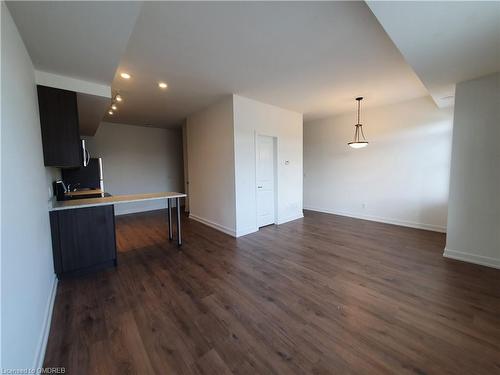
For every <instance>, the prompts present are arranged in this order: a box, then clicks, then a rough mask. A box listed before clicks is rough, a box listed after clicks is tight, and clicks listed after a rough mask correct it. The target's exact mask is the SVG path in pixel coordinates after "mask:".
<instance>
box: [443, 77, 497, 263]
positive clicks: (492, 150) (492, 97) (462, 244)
mask: <svg viewBox="0 0 500 375" xmlns="http://www.w3.org/2000/svg"><path fill="white" fill-rule="evenodd" d="M499 140H500V73H496V74H492V75H488V76H486V77H482V78H479V79H475V80H471V81H466V82H462V83H459V84H458V85H457V88H456V93H455V115H454V125H453V151H452V160H451V177H450V201H449V209H448V233H447V237H446V250H445V253H444V255H445V256H447V257H451V258H456V259H461V260H465V261H469V262H473V263H478V264H483V265H488V266H492V267H496V268H500V198H499V193H500V146H499Z"/></svg>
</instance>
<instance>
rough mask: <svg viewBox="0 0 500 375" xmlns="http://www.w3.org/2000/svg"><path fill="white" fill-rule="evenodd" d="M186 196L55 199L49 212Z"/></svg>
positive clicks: (165, 194) (141, 195)
mask: <svg viewBox="0 0 500 375" xmlns="http://www.w3.org/2000/svg"><path fill="white" fill-rule="evenodd" d="M186 196H187V195H186V194H184V193H177V192H162V193H150V194H130V195H113V196H111V197H99V198H85V199H74V200H67V201H57V200H55V198H54V199H53V201H52V207H51V208H49V211H57V210H69V209H72V208H84V207H95V206H105V205H110V204H120V203H130V202H140V201H151V200H157V199H167V198H184V197H186Z"/></svg>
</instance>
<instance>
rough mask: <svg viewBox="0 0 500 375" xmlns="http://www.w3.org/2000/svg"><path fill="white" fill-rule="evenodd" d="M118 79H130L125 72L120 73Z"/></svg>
mask: <svg viewBox="0 0 500 375" xmlns="http://www.w3.org/2000/svg"><path fill="white" fill-rule="evenodd" d="M120 77H122V78H123V79H130V74H128V73H126V72H122V73H120Z"/></svg>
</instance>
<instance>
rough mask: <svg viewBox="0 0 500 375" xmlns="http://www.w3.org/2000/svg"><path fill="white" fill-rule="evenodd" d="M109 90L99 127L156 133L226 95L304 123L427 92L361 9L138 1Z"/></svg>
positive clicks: (365, 9)
mask: <svg viewBox="0 0 500 375" xmlns="http://www.w3.org/2000/svg"><path fill="white" fill-rule="evenodd" d="M121 71H127V72H129V73H130V74H132V78H131V79H130V80H129V81H126V80H123V79H122V78H120V77H119V73H120V72H121ZM160 80H164V81H166V82H167V83H168V85H169V88H168V90H167V91H161V90H159V88H158V86H157V82H158V81H160ZM112 86H113V88H114V89H116V90H120V93H121V94H122V96H123V98H124V102H123V104H121V105H120V110H119V111H118V113H116V114H115V115H113V116H107V117H106V121H114V122H122V123H130V124H138V125H145V124H150V125H153V126H160V127H169V126H176V125H178V124H179V123H180V122H181V121H182V120H183V119H184V118H185V117H186V116H187V115H189V114H191V113H193V112H196V111H198V110H200V109H202V108H204V107H206V106H208V105H209V104H211V103H212V102H214V101H216V100H218V99H219V98H221V97H222V96H224V95H229V94H231V93H236V94H239V95H242V96H246V97H250V98H253V99H256V100H260V101H263V102H266V103H269V104H274V105H277V106H281V107H284V108H288V109H291V110H295V111H298V112H302V113H304V114H305V119H306V120H309V119H314V118H319V117H325V116H328V115H332V114H336V113H341V112H345V111H350V110H353V109H354V108H355V105H356V104H355V100H354V98H355V97H356V96H359V95H363V96H365V98H366V100H365V102H364V105H365V106H367V107H369V106H377V105H382V104H386V103H394V102H397V101H403V100H407V99H410V98H415V97H419V96H423V95H426V94H427V91H426V90H425V88H424V86H423V85H422V83H421V82H420V80H419V79H418V78H417V76H416V75H415V73H414V72H413V70H412V69H411V68H410V66H409V65H408V64H407V63H406V62H405V60H404V59H403V57H402V55H401V54H400V52H399V51H398V50H397V48H396V47H395V46H394V44H393V43H392V42H391V40H390V39H389V38H388V36H387V35H386V33H385V31H384V30H383V28H382V27H381V26H380V24H379V23H378V22H377V20H376V18H375V17H374V16H373V14H372V13H371V11H370V10H369V8H368V7H367V6H366V4H365V3H364V2H267V3H266V2H246V3H243V2H234V3H232V2H216V3H210V2H201V3H200V2H197V3H194V2H184V3H180V2H147V3H144V5H143V7H142V10H141V13H140V15H139V17H138V19H137V23H136V25H135V28H134V30H133V32H132V34H131V37H130V40H129V43H128V46H127V49H126V52H125V54H124V55H123V57H122V59H121V62H120V66H119V69H118V70H117V74H116V76H115V79H114V81H113V85H112Z"/></svg>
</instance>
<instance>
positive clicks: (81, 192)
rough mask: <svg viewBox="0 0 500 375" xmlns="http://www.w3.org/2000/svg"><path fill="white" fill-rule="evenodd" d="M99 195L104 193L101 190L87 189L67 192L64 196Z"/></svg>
mask: <svg viewBox="0 0 500 375" xmlns="http://www.w3.org/2000/svg"><path fill="white" fill-rule="evenodd" d="M101 193H104V192H103V191H102V190H101V189H88V190H77V191H68V192H67V193H64V194H65V195H69V196H74V195H87V194H101Z"/></svg>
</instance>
